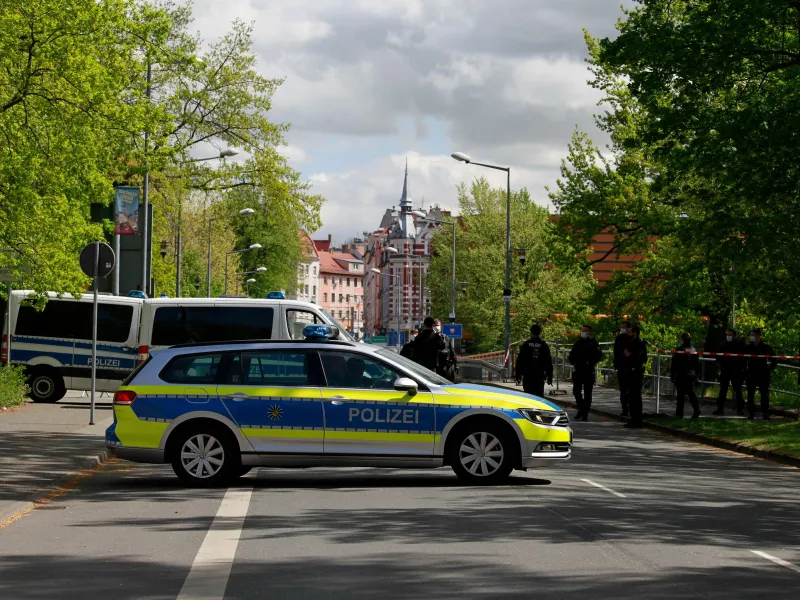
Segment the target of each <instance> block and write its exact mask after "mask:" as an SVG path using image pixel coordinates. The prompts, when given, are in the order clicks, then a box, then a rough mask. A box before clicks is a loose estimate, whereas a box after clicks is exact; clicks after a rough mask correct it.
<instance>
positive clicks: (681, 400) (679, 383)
mask: <svg viewBox="0 0 800 600" xmlns="http://www.w3.org/2000/svg"><path fill="white" fill-rule="evenodd" d="M675 393H676V395H677V397H678V408H677V409H676V410H675V416H676V417H678V418H679V419H682V418H683V407H684V405H685V404H686V397H687V396H688V397H689V403H690V404H691V405H692V408H693V409H694V412H695V414H699V413H700V403H699V402H698V401H697V394H696V393H695V391H694V378H690V377H680V378H678V379H676V380H675Z"/></svg>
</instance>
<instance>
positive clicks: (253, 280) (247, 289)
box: [245, 277, 256, 296]
mask: <svg viewBox="0 0 800 600" xmlns="http://www.w3.org/2000/svg"><path fill="white" fill-rule="evenodd" d="M255 282H256V280H255V279H253V278H252V277H251V278H250V279H248V280H247V281H245V284H247V287H246V288H245V294H247V295H248V296H249V295H250V284H251V283H255Z"/></svg>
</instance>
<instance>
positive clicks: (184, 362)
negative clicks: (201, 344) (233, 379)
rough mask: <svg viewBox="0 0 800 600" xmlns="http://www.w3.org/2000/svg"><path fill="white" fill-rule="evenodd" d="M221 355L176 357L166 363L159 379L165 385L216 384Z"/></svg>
mask: <svg viewBox="0 0 800 600" xmlns="http://www.w3.org/2000/svg"><path fill="white" fill-rule="evenodd" d="M222 358H223V354H222V353H221V352H220V353H213V354H191V355H187V356H176V357H175V358H173V359H172V360H171V361H169V362H168V363H167V366H165V367H164V368H163V369H162V371H161V373H160V374H159V377H160V378H161V379H162V380H164V381H166V382H167V383H185V384H188V385H199V384H208V383H216V382H217V375H218V371H219V367H220V364H221V363H222Z"/></svg>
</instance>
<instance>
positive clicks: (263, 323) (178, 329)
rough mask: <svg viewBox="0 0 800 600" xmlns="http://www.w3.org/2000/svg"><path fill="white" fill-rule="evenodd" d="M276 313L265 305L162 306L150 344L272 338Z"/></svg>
mask: <svg viewBox="0 0 800 600" xmlns="http://www.w3.org/2000/svg"><path fill="white" fill-rule="evenodd" d="M273 315H274V312H273V309H272V308H270V307H264V306H162V307H160V308H157V309H156V310H155V315H154V316H153V332H152V336H151V340H150V344H151V345H152V346H175V345H176V344H188V343H192V342H224V341H231V340H269V339H272V319H273Z"/></svg>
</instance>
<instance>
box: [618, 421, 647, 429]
mask: <svg viewBox="0 0 800 600" xmlns="http://www.w3.org/2000/svg"><path fill="white" fill-rule="evenodd" d="M623 427H625V428H626V429H641V428H642V427H643V425H642V424H641V423H640V422H638V421H628V422H627V423H625V425H623Z"/></svg>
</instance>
